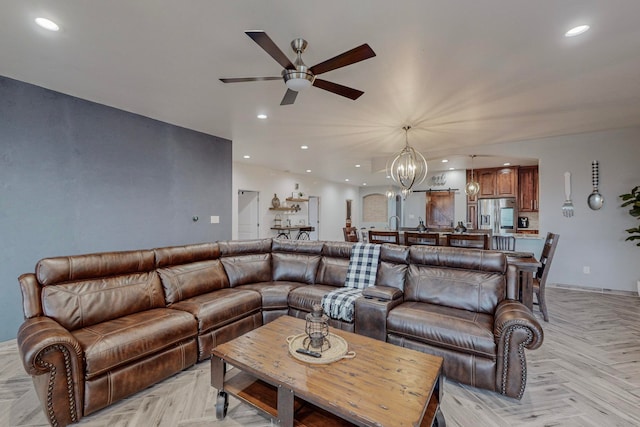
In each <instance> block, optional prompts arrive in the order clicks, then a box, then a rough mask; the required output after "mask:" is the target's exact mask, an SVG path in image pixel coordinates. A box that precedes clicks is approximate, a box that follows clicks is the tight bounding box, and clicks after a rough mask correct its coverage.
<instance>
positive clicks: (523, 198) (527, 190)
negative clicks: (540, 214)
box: [518, 166, 538, 212]
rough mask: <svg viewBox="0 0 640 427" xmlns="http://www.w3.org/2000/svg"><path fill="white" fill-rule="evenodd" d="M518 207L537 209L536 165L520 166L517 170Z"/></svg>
mask: <svg viewBox="0 0 640 427" xmlns="http://www.w3.org/2000/svg"><path fill="white" fill-rule="evenodd" d="M518 209H519V211H520V212H537V211H538V167H537V166H532V167H522V168H520V170H519V171H518Z"/></svg>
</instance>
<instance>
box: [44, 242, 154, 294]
mask: <svg viewBox="0 0 640 427" xmlns="http://www.w3.org/2000/svg"><path fill="white" fill-rule="evenodd" d="M153 264H154V254H153V251H152V250H140V251H122V252H103V253H97V254H87V255H74V256H64V257H56V258H45V259H42V260H40V261H38V264H37V265H36V276H37V277H38V282H40V283H41V284H42V285H43V286H49V285H54V284H56V283H64V282H71V281H81V280H85V279H92V278H99V277H106V276H116V275H121V274H129V273H141V272H145V271H151V270H153Z"/></svg>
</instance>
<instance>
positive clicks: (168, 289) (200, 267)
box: [158, 259, 229, 305]
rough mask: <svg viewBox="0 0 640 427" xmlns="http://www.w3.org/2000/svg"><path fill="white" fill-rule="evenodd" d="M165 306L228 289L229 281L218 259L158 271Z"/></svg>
mask: <svg viewBox="0 0 640 427" xmlns="http://www.w3.org/2000/svg"><path fill="white" fill-rule="evenodd" d="M158 274H159V275H160V279H161V281H162V288H163V289H164V295H165V301H166V304H167V305H170V304H175V303H177V302H180V301H182V300H185V299H187V298H191V297H194V296H197V295H201V294H205V293H208V292H213V291H215V290H218V289H222V288H228V287H229V279H228V278H227V274H226V273H225V270H224V267H223V266H222V263H221V262H220V260H219V259H216V260H208V261H199V262H190V263H188V264H182V265H174V266H171V267H165V268H160V269H158Z"/></svg>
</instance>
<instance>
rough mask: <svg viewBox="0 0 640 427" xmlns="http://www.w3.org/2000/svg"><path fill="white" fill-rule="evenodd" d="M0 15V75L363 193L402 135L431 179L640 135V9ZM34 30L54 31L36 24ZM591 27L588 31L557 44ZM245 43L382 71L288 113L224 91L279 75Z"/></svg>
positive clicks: (205, 9) (464, 2) (346, 75)
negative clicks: (364, 55)
mask: <svg viewBox="0 0 640 427" xmlns="http://www.w3.org/2000/svg"><path fill="white" fill-rule="evenodd" d="M0 9H1V13H0V75H4V76H7V77H11V78H15V79H18V80H22V81H25V82H29V83H33V84H36V85H40V86H43V87H46V88H50V89H53V90H56V91H60V92H63V93H67V94H70V95H74V96H77V97H80V98H84V99H88V100H91V101H95V102H99V103H102V104H106V105H109V106H113V107H116V108H120V109H123V110H127V111H131V112H135V113H138V114H141V115H144V116H148V117H152V118H154V119H158V120H162V121H165V122H169V123H173V124H176V125H180V126H184V127H187V128H191V129H195V130H198V131H202V132H205V133H208V134H212V135H216V136H220V137H224V138H229V139H232V140H233V145H234V154H233V155H234V160H235V161H238V162H247V163H250V164H255V165H262V166H266V167H271V168H274V169H278V170H287V171H291V172H294V173H302V174H304V173H305V170H306V169H311V170H312V173H311V174H312V175H315V176H319V177H322V178H326V179H331V180H335V181H344V179H345V178H350V182H351V183H353V184H356V185H360V184H361V183H362V182H365V181H366V182H367V183H368V184H369V185H376V184H385V183H386V180H385V174H384V173H383V172H377V171H376V170H373V169H378V166H379V165H384V163H385V161H386V159H387V158H389V157H391V156H392V155H393V153H395V152H397V151H399V150H400V149H401V148H402V146H403V145H404V132H403V131H402V126H404V125H407V124H408V125H411V126H413V129H412V130H411V131H410V133H409V142H410V143H411V145H413V146H414V147H416V148H417V149H418V150H419V151H421V152H422V153H423V154H424V155H425V157H427V159H429V160H430V162H429V166H430V168H431V169H432V170H436V169H442V168H443V165H442V163H440V159H441V158H443V157H450V158H451V162H450V164H449V165H446V166H447V167H449V166H455V167H467V166H468V155H469V154H473V152H474V148H473V147H474V146H477V145H484V144H492V143H498V142H505V141H515V140H524V139H531V138H539V137H546V136H554V135H563V134H572V133H580V132H588V131H594V130H602V129H608V128H616V127H625V126H633V125H638V124H640V29H639V28H638V22H637V20H638V18H639V17H640V1H638V0H597V1H596V0H538V1H530V0H529V1H526V0H481V1H479V0H395V1H389V0H357V1H349V0H322V1H300V0H298V1H284V0H270V1H264V0H254V1H249V0H234V1H229V0H189V1H178V0H173V1H168V0H136V1H131V0H111V1H104V0H102V1H98V0H84V1H77V0H75V1H72V0H58V1H55V2H52V1H44V0H37V1H36V0H34V1H28V2H27V1H22V0H1V6H0ZM38 16H44V17H47V18H50V19H53V20H55V21H56V22H57V23H58V24H59V25H60V26H61V28H62V29H61V31H60V32H58V33H50V32H47V31H46V30H43V29H41V28H39V27H37V26H35V24H34V23H33V20H34V18H36V17H38ZM583 23H586V24H589V25H590V26H591V30H590V31H588V32H587V33H585V34H583V35H582V36H579V37H575V38H565V37H563V34H564V32H565V31H566V30H568V29H569V28H571V27H573V26H575V25H578V24H583ZM246 30H264V31H266V32H267V34H268V35H269V36H270V37H271V38H272V39H273V40H274V42H275V43H276V44H277V45H278V46H279V47H280V48H281V49H282V50H283V51H284V52H285V53H286V54H287V55H288V56H289V57H290V58H291V59H292V60H293V58H294V54H293V52H292V51H291V50H290V48H289V43H290V41H291V40H292V39H294V38H296V37H304V38H305V39H306V40H307V41H308V42H309V46H308V48H307V50H306V52H305V54H304V55H303V58H304V60H305V62H306V63H307V65H314V64H316V63H319V62H321V61H324V60H325V59H328V58H331V57H333V56H335V55H337V54H340V53H342V52H344V51H346V50H349V49H351V48H353V47H355V46H358V45H360V44H362V43H368V44H369V45H370V46H371V47H372V49H373V50H374V51H375V52H376V54H377V56H376V57H374V58H371V59H368V60H366V61H363V62H360V63H357V64H353V65H350V66H348V67H345V68H341V69H338V70H334V71H330V72H328V73H326V74H323V75H322V78H323V79H326V80H330V81H333V82H336V83H340V84H342V85H345V86H350V87H353V88H356V89H360V90H362V91H364V92H365V94H364V95H363V96H362V97H361V98H360V99H358V100H356V101H351V100H349V99H347V98H343V97H340V96H337V95H334V94H331V93H329V92H326V91H324V90H321V89H319V88H315V87H312V88H310V89H309V90H307V91H305V92H302V93H300V94H299V96H298V98H297V100H296V103H295V104H294V105H290V106H280V105H279V104H280V100H281V99H282V96H283V95H284V92H285V86H284V83H283V82H281V81H263V82H250V83H234V84H223V83H221V82H220V81H219V80H218V79H219V78H221V77H252V76H278V75H280V71H281V67H280V65H278V63H277V62H276V61H274V60H273V59H272V58H271V57H270V56H269V55H267V54H266V53H265V52H264V51H263V50H262V49H261V48H260V47H259V46H258V45H257V44H256V43H254V42H253V41H252V40H251V39H250V38H249V37H247V36H246V35H245V34H244V31H246ZM258 113H266V114H267V115H268V116H269V118H268V119H267V120H259V119H257V118H256V115H257V114H258ZM303 144H305V145H308V146H309V149H308V150H304V151H303V150H301V149H300V148H299V147H300V145H303ZM245 154H247V155H250V156H251V159H249V160H245V159H243V155H245ZM456 154H457V155H458V156H456ZM499 160H500V161H502V160H503V159H499ZM463 162H466V163H463ZM483 162H484V161H483V160H482V159H481V158H478V159H476V163H475V166H476V167H481V166H483V165H484V163H483ZM356 164H360V165H361V167H360V168H355V167H354V165H356Z"/></svg>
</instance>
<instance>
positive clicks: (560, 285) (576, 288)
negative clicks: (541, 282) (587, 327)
mask: <svg viewBox="0 0 640 427" xmlns="http://www.w3.org/2000/svg"><path fill="white" fill-rule="evenodd" d="M547 287H548V288H557V289H569V290H572V291H582V292H594V293H597V294H609V295H622V296H626V297H636V298H637V297H640V296H639V295H638V293H637V292H634V291H623V290H620V289H608V288H592V287H589V286H580V285H565V284H563V283H547Z"/></svg>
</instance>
